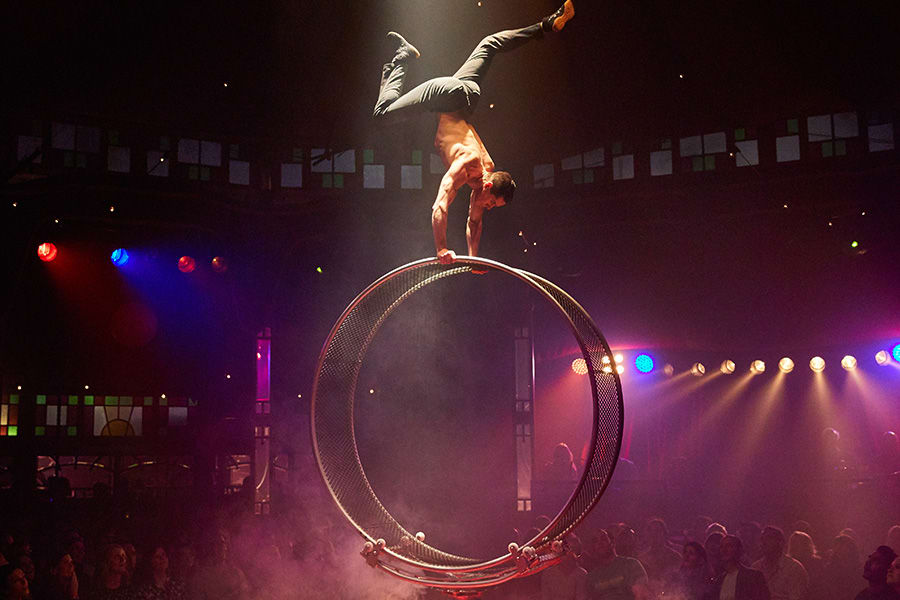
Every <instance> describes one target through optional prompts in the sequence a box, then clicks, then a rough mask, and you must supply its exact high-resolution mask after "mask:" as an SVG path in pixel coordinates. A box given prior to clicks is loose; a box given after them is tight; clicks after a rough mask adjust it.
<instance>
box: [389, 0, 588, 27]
mask: <svg viewBox="0 0 900 600" xmlns="http://www.w3.org/2000/svg"><path fill="white" fill-rule="evenodd" d="M574 16H575V4H573V3H572V0H566V1H565V2H563V5H562V6H560V7H559V9H558V10H557V11H556V12H555V13H553V14H552V15H550V16H549V17H544V18H543V19H541V29H542V30H543V31H547V32H549V31H562V28H563V27H565V26H566V23H568V22H569V19H571V18H572V17H574ZM389 35H390V34H389Z"/></svg>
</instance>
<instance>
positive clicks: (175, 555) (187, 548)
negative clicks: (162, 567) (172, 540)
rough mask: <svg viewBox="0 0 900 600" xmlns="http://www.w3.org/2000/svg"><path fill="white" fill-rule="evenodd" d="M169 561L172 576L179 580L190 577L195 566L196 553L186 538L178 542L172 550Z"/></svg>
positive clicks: (185, 579)
mask: <svg viewBox="0 0 900 600" xmlns="http://www.w3.org/2000/svg"><path fill="white" fill-rule="evenodd" d="M170 562H171V564H170V572H171V575H172V577H174V578H175V579H178V580H180V581H187V580H188V579H190V578H191V575H192V574H193V573H194V569H196V567H197V553H196V552H195V551H194V545H193V544H191V543H190V542H189V541H188V540H182V541H181V542H179V543H178V544H177V545H176V546H175V549H174V551H173V552H172V560H171V561H170Z"/></svg>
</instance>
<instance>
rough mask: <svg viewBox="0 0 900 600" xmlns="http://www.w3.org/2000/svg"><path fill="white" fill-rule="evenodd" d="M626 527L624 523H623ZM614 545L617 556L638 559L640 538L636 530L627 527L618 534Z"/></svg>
mask: <svg viewBox="0 0 900 600" xmlns="http://www.w3.org/2000/svg"><path fill="white" fill-rule="evenodd" d="M623 525H624V523H623ZM613 543H614V544H615V546H616V554H617V555H619V556H628V557H630V558H637V545H638V537H637V533H635V532H634V529H632V528H631V527H628V526H627V525H626V526H625V527H623V528H622V529H621V531H619V532H618V533H617V534H616V537H615V539H614V540H613Z"/></svg>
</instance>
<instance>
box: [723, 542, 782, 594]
mask: <svg viewBox="0 0 900 600" xmlns="http://www.w3.org/2000/svg"><path fill="white" fill-rule="evenodd" d="M721 550H722V572H721V573H719V575H717V576H716V578H715V579H714V580H713V583H712V590H713V593H712V596H711V598H717V599H719V600H770V595H769V587H768V586H767V585H766V577H765V575H763V574H762V573H761V572H759V571H757V570H756V569H750V568H747V567H745V566H744V565H743V564H742V563H741V556H742V555H743V553H744V549H743V548H742V547H741V539H740V538H739V537H737V536H735V535H726V536H725V537H724V538H722V544H721Z"/></svg>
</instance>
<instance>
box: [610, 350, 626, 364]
mask: <svg viewBox="0 0 900 600" xmlns="http://www.w3.org/2000/svg"><path fill="white" fill-rule="evenodd" d="M613 358H615V359H616V362H617V363H620V362H622V361H624V360H625V357H624V356H623V355H622V353H621V352H617V353H616V354H615V355H614V356H613Z"/></svg>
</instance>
